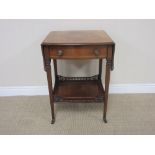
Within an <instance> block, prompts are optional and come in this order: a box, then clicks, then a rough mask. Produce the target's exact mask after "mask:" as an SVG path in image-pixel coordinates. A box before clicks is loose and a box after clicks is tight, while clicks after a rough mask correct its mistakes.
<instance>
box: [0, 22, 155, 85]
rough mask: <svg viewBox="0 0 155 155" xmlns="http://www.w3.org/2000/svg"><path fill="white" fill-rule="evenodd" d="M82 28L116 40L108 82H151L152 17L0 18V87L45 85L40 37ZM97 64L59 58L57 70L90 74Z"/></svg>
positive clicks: (154, 54)
mask: <svg viewBox="0 0 155 155" xmlns="http://www.w3.org/2000/svg"><path fill="white" fill-rule="evenodd" d="M85 29H86V30H88V29H104V30H105V31H106V32H107V33H108V34H109V35H110V36H111V38H112V39H113V40H114V41H115V43H116V51H115V68H114V71H113V72H112V75H111V83H112V84H130V83H132V84H133V83H142V84H148V83H155V69H154V67H155V50H154V49H155V48H154V45H155V20H0V87H2V86H40V85H47V82H46V74H45V72H44V70H43V62H42V55H41V49H40V44H41V42H42V40H43V39H44V38H45V36H46V35H47V34H48V32H49V31H52V30H85ZM97 65H98V64H97V62H96V61H86V62H84V61H82V62H81V63H80V62H79V61H78V62H75V63H74V62H73V61H71V62H70V61H69V62H66V61H63V62H59V66H58V69H59V71H60V72H61V73H62V74H66V75H71V76H73V75H79V76H80V75H93V74H94V73H97V71H98V70H97ZM75 70H76V71H75Z"/></svg>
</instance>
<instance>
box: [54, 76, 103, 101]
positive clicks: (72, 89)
mask: <svg viewBox="0 0 155 155" xmlns="http://www.w3.org/2000/svg"><path fill="white" fill-rule="evenodd" d="M56 81H57V82H56V84H55V87H54V101H55V102H65V101H66V102H69V101H71V102H74V101H77V102H78V101H80V102H102V101H103V100H104V89H103V86H102V82H101V80H99V78H98V75H96V76H93V77H74V78H69V77H68V78H67V77H62V76H58V78H57V80H56Z"/></svg>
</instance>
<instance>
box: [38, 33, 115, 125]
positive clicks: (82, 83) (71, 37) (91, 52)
mask: <svg viewBox="0 0 155 155" xmlns="http://www.w3.org/2000/svg"><path fill="white" fill-rule="evenodd" d="M41 48H42V55H43V63H44V70H45V71H46V73H47V81H48V90H49V98H50V106H51V114H52V121H51V123H52V124H54V122H55V112H54V103H55V102H103V103H104V106H103V121H104V122H105V123H107V119H106V113H107V103H108V92H109V81H110V71H111V70H113V68H114V51H115V43H114V42H113V41H112V39H111V38H110V37H109V36H108V35H107V33H106V32H105V31H103V30H89V31H84V30H82V31H52V32H50V33H49V34H48V35H47V37H46V38H45V40H44V41H43V42H42V44H41ZM62 59H65V60H86V59H98V60H99V70H98V74H97V75H94V76H91V77H64V76H61V75H59V74H58V70H57V60H62ZM103 59H106V71H105V73H106V74H105V88H104V87H103V85H102V76H101V75H102V60H103ZM51 60H53V65H54V74H55V84H54V88H53V87H52V75H51Z"/></svg>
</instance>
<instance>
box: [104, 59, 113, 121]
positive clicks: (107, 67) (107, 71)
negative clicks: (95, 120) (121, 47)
mask: <svg viewBox="0 0 155 155" xmlns="http://www.w3.org/2000/svg"><path fill="white" fill-rule="evenodd" d="M110 67H111V61H110V60H107V62H106V75H105V96H104V113H103V121H104V122H105V123H107V119H106V113H107V104H108V94H109V82H110Z"/></svg>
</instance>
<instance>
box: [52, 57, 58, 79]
mask: <svg viewBox="0 0 155 155" xmlns="http://www.w3.org/2000/svg"><path fill="white" fill-rule="evenodd" d="M53 64H54V75H55V81H56V80H57V75H58V71H57V60H56V59H53Z"/></svg>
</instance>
